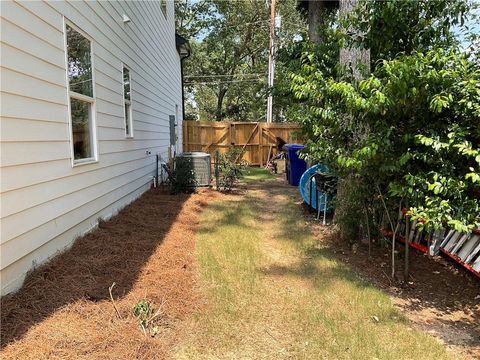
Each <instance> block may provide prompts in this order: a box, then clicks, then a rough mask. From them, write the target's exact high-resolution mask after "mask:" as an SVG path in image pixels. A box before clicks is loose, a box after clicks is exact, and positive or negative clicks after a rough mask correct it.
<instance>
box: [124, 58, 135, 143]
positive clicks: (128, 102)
mask: <svg viewBox="0 0 480 360" xmlns="http://www.w3.org/2000/svg"><path fill="white" fill-rule="evenodd" d="M123 69H127V70H128V81H129V85H130V100H128V99H125V85H124V83H123V79H124V74H123ZM122 99H123V101H122V105H123V126H124V127H125V138H126V139H133V117H132V115H133V111H132V70H131V69H130V67H128V66H127V65H125V64H124V63H122ZM125 105H128V122H129V124H128V126H129V129H130V133H129V134H128V133H127V127H126V126H125V125H126V123H127V121H126V116H127V114H126V112H125Z"/></svg>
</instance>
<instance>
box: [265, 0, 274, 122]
mask: <svg viewBox="0 0 480 360" xmlns="http://www.w3.org/2000/svg"><path fill="white" fill-rule="evenodd" d="M275 25H276V24H275V0H272V3H271V8H270V48H269V51H268V88H269V90H270V89H271V88H272V87H273V77H274V71H275V59H274V55H275ZM272 107H273V97H272V94H269V95H268V98H267V123H271V122H272V121H273V119H272V118H273V114H272Z"/></svg>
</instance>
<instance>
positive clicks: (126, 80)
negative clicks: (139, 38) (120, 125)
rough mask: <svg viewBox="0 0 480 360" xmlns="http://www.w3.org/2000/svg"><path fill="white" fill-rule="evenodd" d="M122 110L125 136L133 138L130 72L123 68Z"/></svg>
mask: <svg viewBox="0 0 480 360" xmlns="http://www.w3.org/2000/svg"><path fill="white" fill-rule="evenodd" d="M122 73H123V108H124V117H125V136H126V137H133V122H132V98H131V92H130V82H131V81H130V70H129V69H128V68H126V67H125V66H124V67H123V70H122Z"/></svg>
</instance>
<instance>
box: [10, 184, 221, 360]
mask: <svg viewBox="0 0 480 360" xmlns="http://www.w3.org/2000/svg"><path fill="white" fill-rule="evenodd" d="M221 196H222V195H220V194H218V193H216V192H214V191H212V190H207V189H203V190H199V192H197V193H196V194H191V195H184V194H182V195H175V196H173V195H168V194H165V193H162V191H160V190H159V189H152V190H150V191H148V192H147V193H146V194H144V195H143V196H142V197H141V198H140V199H138V200H136V201H135V202H134V203H132V204H130V205H129V206H127V207H126V208H125V209H123V210H122V211H121V212H120V213H119V214H118V215H117V216H115V217H114V218H112V219H111V220H109V221H107V222H101V223H100V225H99V228H98V229H96V230H95V231H94V232H92V233H90V234H87V235H86V236H84V237H82V238H80V239H78V240H77V241H76V242H75V243H74V245H73V246H72V247H71V248H70V249H69V250H68V251H66V252H64V253H62V254H60V255H58V256H56V257H54V258H53V259H52V260H51V261H50V262H48V263H47V264H45V265H43V266H41V267H39V268H38V269H36V270H35V271H33V272H32V273H30V274H29V275H28V277H27V279H26V281H25V283H24V285H23V287H22V288H21V289H20V290H19V291H18V292H16V293H15V294H12V295H7V296H4V297H3V298H2V299H1V332H0V333H1V347H2V351H1V352H0V357H1V358H2V359H17V358H18V359H19V358H21V359H45V358H49V359H50V358H55V359H82V358H83V359H86V358H88V359H158V358H164V357H167V356H168V354H169V351H170V350H171V349H172V348H173V347H174V346H175V344H176V343H177V342H178V341H179V340H180V339H181V338H182V337H183V336H184V335H185V332H186V325H185V324H186V323H187V322H186V321H185V320H187V318H188V317H189V315H191V314H193V313H194V312H195V310H196V309H198V307H199V306H200V305H201V303H202V297H201V293H200V291H199V289H198V288H197V286H196V283H195V281H196V275H195V262H194V258H195V255H194V246H195V244H194V242H195V231H196V228H197V225H198V221H199V213H200V212H201V211H202V208H203V207H204V206H206V205H207V203H208V202H210V201H212V200H214V199H216V198H219V197H221ZM114 282H115V283H116V285H115V287H114V288H113V290H112V295H113V298H114V303H115V306H116V307H117V308H118V311H119V315H120V316H118V315H117V314H116V311H115V309H114V306H113V304H112V301H111V299H110V295H109V287H110V286H111V285H112V283H114ZM144 298H146V299H147V300H149V301H150V302H151V303H152V304H153V306H154V308H155V309H156V310H160V313H159V316H157V317H156V318H155V319H154V320H152V323H153V322H154V325H155V326H156V328H157V329H156V330H157V333H156V335H155V336H150V335H145V334H144V333H143V332H142V330H141V328H140V326H139V322H138V320H137V319H136V318H135V316H134V315H133V313H132V307H133V306H134V305H135V304H136V303H137V302H138V301H139V300H141V299H144Z"/></svg>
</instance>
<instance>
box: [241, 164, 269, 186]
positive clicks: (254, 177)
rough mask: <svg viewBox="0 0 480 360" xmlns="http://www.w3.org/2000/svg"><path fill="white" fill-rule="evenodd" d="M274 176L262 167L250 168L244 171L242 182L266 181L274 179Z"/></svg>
mask: <svg viewBox="0 0 480 360" xmlns="http://www.w3.org/2000/svg"><path fill="white" fill-rule="evenodd" d="M273 178H274V176H273V174H272V173H271V172H270V171H268V170H266V169H264V168H261V167H253V166H249V167H247V168H246V169H244V170H243V171H242V177H241V180H242V181H244V182H247V183H248V182H255V181H265V180H270V179H273Z"/></svg>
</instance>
